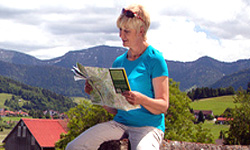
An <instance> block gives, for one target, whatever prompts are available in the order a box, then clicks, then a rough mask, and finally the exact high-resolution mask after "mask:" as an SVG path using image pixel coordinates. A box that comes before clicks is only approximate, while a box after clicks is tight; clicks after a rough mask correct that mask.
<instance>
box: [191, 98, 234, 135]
mask: <svg viewBox="0 0 250 150" xmlns="http://www.w3.org/2000/svg"><path fill="white" fill-rule="evenodd" d="M233 101H234V98H233V96H232V95H231V96H221V97H214V98H206V99H201V100H198V101H194V102H192V103H191V104H190V106H191V108H193V109H194V110H212V111H213V114H214V115H221V114H222V113H223V112H224V111H225V110H226V109H227V108H234V107H235V105H238V104H235V103H234V102H233ZM203 127H204V128H207V129H210V130H211V133H212V134H213V136H214V140H216V139H218V138H219V135H220V131H221V130H223V131H227V130H228V129H229V125H218V124H215V123H214V121H207V120H206V121H205V122H204V124H203Z"/></svg>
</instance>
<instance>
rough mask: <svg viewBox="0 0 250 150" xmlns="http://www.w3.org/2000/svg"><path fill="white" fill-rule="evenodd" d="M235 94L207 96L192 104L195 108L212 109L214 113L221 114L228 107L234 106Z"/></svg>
mask: <svg viewBox="0 0 250 150" xmlns="http://www.w3.org/2000/svg"><path fill="white" fill-rule="evenodd" d="M233 100H234V98H233V96H232V95H231V96H221V97H213V98H205V99H201V100H198V101H194V102H192V103H191V104H190V106H191V108H193V109H194V110H212V111H213V113H214V115H221V114H222V113H223V112H224V111H225V110H226V109H227V108H234V107H235V105H237V104H235V103H234V102H233Z"/></svg>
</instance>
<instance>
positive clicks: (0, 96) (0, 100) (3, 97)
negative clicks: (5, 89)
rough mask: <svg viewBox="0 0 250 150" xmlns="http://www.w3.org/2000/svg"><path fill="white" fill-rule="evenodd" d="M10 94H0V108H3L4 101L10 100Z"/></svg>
mask: <svg viewBox="0 0 250 150" xmlns="http://www.w3.org/2000/svg"><path fill="white" fill-rule="evenodd" d="M11 97H12V95H11V94H5V93H0V108H4V102H5V100H6V99H10V98H11Z"/></svg>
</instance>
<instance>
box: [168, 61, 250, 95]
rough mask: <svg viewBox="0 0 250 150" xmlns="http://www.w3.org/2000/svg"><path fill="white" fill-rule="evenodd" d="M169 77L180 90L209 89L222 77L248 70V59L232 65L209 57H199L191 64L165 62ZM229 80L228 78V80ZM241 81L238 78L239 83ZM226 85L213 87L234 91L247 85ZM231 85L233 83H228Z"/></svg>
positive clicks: (249, 62) (249, 65)
mask: <svg viewBox="0 0 250 150" xmlns="http://www.w3.org/2000/svg"><path fill="white" fill-rule="evenodd" d="M167 63H168V67H169V72H170V77H171V78H173V79H174V80H175V81H178V82H180V89H181V90H186V89H189V88H191V87H206V86H207V87H211V85H213V84H214V83H215V82H217V81H219V80H220V79H222V78H223V77H224V78H225V77H227V76H230V75H231V74H233V73H235V72H239V71H242V70H245V69H248V68H250V59H248V60H239V61H236V62H232V63H226V62H220V61H218V60H215V59H213V58H210V57H206V56H205V57H201V58H199V59H198V60H196V61H193V62H174V61H167ZM228 79H229V80H230V79H231V78H230V77H229V78H228ZM240 80H241V79H240V78H239V81H240ZM244 81H245V80H244ZM249 81H250V78H249V79H248V81H247V82H246V83H243V82H241V84H237V85H234V84H235V83H234V84H230V85H229V84H228V83H225V84H223V82H221V84H220V85H219V84H217V85H213V87H214V88H220V87H228V86H233V87H235V88H236V89H237V88H238V87H239V86H242V87H243V86H244V87H246V85H247V83H248V82H249ZM230 83H233V82H230Z"/></svg>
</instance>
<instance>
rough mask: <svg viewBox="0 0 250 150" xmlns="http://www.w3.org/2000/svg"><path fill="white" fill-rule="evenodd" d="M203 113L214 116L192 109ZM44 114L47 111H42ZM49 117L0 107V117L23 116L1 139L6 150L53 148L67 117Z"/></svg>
mask: <svg viewBox="0 0 250 150" xmlns="http://www.w3.org/2000/svg"><path fill="white" fill-rule="evenodd" d="M201 112H202V113H203V115H204V119H208V118H211V116H212V117H214V114H213V111H211V110H194V116H195V117H196V118H198V116H199V113H201ZM43 113H44V115H45V114H47V113H48V111H44V112H43ZM49 114H50V115H51V118H50V119H44V118H43V119H34V118H27V117H28V116H29V115H28V113H25V112H22V111H17V112H13V111H8V110H4V109H0V115H1V117H7V116H8V117H10V116H13V117H14V116H21V117H23V118H22V119H20V120H19V121H18V122H16V125H15V126H14V128H13V129H12V130H11V132H10V133H9V134H8V135H7V136H6V137H5V139H4V140H3V141H2V142H3V143H4V145H5V149H6V150H12V149H17V148H19V149H20V148H21V149H26V150H28V149H42V150H55V143H56V142H57V141H58V140H59V139H60V136H61V134H66V133H67V132H68V128H67V123H68V121H67V117H65V115H64V114H59V113H58V112H57V111H53V110H50V111H49ZM55 114H58V116H61V117H60V118H56V119H54V118H53V116H54V115H55ZM213 120H214V122H215V123H216V124H226V123H227V122H228V119H227V118H223V117H218V118H216V119H213Z"/></svg>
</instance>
